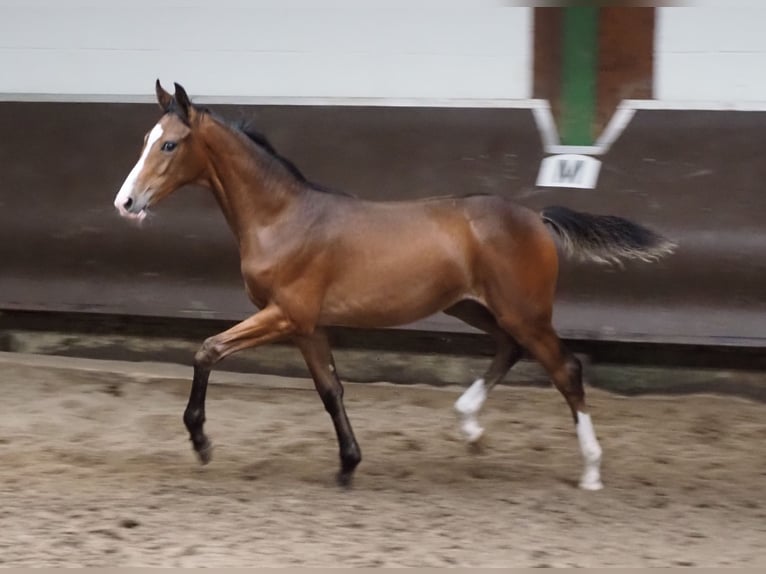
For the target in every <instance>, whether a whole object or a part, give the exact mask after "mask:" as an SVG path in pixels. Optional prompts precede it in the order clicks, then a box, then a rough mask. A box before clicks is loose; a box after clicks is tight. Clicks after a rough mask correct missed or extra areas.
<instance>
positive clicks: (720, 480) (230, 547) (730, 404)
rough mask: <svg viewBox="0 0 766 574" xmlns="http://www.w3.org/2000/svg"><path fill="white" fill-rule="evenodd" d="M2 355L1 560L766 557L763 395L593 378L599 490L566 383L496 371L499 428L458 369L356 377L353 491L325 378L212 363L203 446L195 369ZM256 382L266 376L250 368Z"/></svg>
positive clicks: (736, 561)
mask: <svg viewBox="0 0 766 574" xmlns="http://www.w3.org/2000/svg"><path fill="white" fill-rule="evenodd" d="M121 369H122V370H121V371H120V372H117V371H113V372H99V369H98V367H96V368H91V369H86V370H81V369H79V368H68V367H67V368H51V367H40V366H35V365H34V364H32V363H27V364H18V365H14V364H12V363H9V362H7V363H6V364H4V365H3V383H2V388H3V400H2V403H1V406H0V413H1V414H2V416H0V461H2V464H0V500H2V504H1V505H0V565H2V566H80V565H87V566H107V565H117V566H147V565H154V566H284V565H306V566H456V565H459V566H543V565H550V566H568V565H571V566H575V565H577V566H610V565H611V566H660V565H662V566H666V565H671V566H672V565H689V566H691V565H698V566H719V565H726V566H745V565H748V566H752V565H756V564H764V563H766V501H765V500H764V497H763V492H764V489H763V486H764V484H766V455H764V444H765V443H766V422H765V421H766V405H764V404H763V403H758V402H750V401H747V400H743V399H738V398H731V397H716V396H708V395H690V396H680V397H658V396H644V397H633V398H624V397H618V396H614V395H610V394H608V393H606V392H603V391H598V390H590V393H589V400H590V403H591V405H592V412H593V418H594V423H595V425H596V432H597V434H598V436H599V438H600V440H601V443H602V446H603V448H604V467H603V478H604V482H605V485H606V488H605V490H603V491H601V492H596V493H592V492H583V491H580V490H579V489H577V488H576V487H575V484H576V481H577V478H578V476H579V472H580V468H581V466H580V455H579V452H578V449H577V442H576V437H575V434H574V429H573V427H572V424H571V422H570V418H569V414H568V411H567V408H566V406H565V404H564V402H563V399H562V398H561V397H560V396H559V395H558V393H557V392H556V391H555V390H553V389H552V388H550V389H530V388H514V387H509V388H508V387H506V388H499V389H497V390H496V391H495V392H493V394H492V395H491V397H490V400H489V401H488V403H487V406H486V408H485V412H484V414H483V417H482V421H483V424H484V425H485V427H486V429H487V433H486V438H485V440H484V442H483V447H482V449H481V450H480V451H478V452H470V451H469V450H468V449H467V448H466V446H465V445H464V444H463V443H462V442H461V440H460V439H459V436H458V434H457V424H456V419H455V417H454V416H453V413H452V403H453V401H454V400H455V399H456V398H457V396H458V393H459V392H460V389H458V388H429V387H420V386H412V387H405V386H401V385H399V386H394V385H386V384H350V385H347V387H346V405H347V409H348V411H349V416H350V418H351V422H352V424H353V425H354V428H355V431H356V433H357V437H358V439H359V442H360V444H361V447H362V452H363V456H364V460H363V462H362V464H361V465H360V467H359V469H358V471H357V476H356V480H355V484H354V488H353V489H352V490H351V491H342V490H340V489H338V488H337V487H336V486H335V484H334V482H333V475H334V473H335V470H336V465H337V449H336V443H335V437H334V433H333V431H332V426H331V423H330V420H329V417H328V416H327V415H326V413H325V412H324V410H323V408H322V406H321V403H320V401H319V399H318V397H317V396H316V394H315V392H314V391H313V388H312V386H311V383H310V381H307V380H305V379H284V378H278V377H266V376H257V375H253V376H249V377H244V376H239V377H238V378H236V380H232V377H226V376H224V375H216V374H214V376H213V382H212V384H211V388H210V390H209V393H208V412H207V415H208V425H207V429H208V433H209V435H210V436H211V438H212V440H213V442H214V444H215V445H216V450H215V453H214V460H213V462H212V463H211V464H210V465H209V466H207V467H200V466H198V464H197V463H196V460H195V458H194V455H193V453H192V451H191V449H190V445H189V443H188V440H187V436H186V432H185V430H184V428H183V424H182V422H181V415H182V412H183V408H184V406H185V402H186V396H187V392H188V387H189V383H188V380H186V378H185V376H184V374H185V373H186V369H183V368H175V369H173V368H171V369H169V370H168V371H164V372H163V374H162V376H158V377H151V376H150V377H146V376H144V375H141V376H138V375H136V376H134V375H132V374H131V370H130V369H131V367H130V366H129V365H128V366H127V367H125V366H123V367H122V368H121ZM245 380H249V381H252V383H251V384H247V383H246V382H245Z"/></svg>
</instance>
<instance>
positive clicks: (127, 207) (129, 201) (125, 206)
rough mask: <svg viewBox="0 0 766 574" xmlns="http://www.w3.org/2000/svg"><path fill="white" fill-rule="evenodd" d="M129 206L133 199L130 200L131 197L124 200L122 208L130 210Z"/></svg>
mask: <svg viewBox="0 0 766 574" xmlns="http://www.w3.org/2000/svg"><path fill="white" fill-rule="evenodd" d="M131 205H133V198H132V197H129V198H128V199H126V200H125V203H123V204H122V206H123V207H124V208H125V209H130V206H131Z"/></svg>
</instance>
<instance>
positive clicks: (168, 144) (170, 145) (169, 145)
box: [160, 142, 178, 151]
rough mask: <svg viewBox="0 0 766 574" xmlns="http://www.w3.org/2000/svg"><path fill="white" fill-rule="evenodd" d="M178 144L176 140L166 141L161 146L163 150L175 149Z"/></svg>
mask: <svg viewBox="0 0 766 574" xmlns="http://www.w3.org/2000/svg"><path fill="white" fill-rule="evenodd" d="M177 145H178V144H177V143H176V142H165V143H163V144H162V147H161V148H160V149H161V150H162V151H173V150H174V149H176V146H177Z"/></svg>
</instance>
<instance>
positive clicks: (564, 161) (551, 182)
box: [537, 154, 601, 189]
mask: <svg viewBox="0 0 766 574" xmlns="http://www.w3.org/2000/svg"><path fill="white" fill-rule="evenodd" d="M600 171H601V162H600V161H599V160H597V159H596V158H594V157H591V156H588V155H577V154H562V155H553V156H550V157H546V158H545V159H544V160H543V162H542V164H541V165H540V172H539V174H538V176H537V185H538V186H539V187H573V188H578V189H593V188H594V187H596V183H597V182H598V174H599V172H600Z"/></svg>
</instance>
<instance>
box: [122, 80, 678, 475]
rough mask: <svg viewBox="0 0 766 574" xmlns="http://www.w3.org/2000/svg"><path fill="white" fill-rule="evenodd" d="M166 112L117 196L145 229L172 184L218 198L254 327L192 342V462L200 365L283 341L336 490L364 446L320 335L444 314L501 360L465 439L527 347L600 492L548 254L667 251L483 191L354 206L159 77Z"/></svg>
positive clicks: (645, 237)
mask: <svg viewBox="0 0 766 574" xmlns="http://www.w3.org/2000/svg"><path fill="white" fill-rule="evenodd" d="M155 90H156V95H157V101H158V103H159V106H160V108H161V110H162V116H161V118H160V120H159V122H158V123H157V124H156V125H155V126H154V127H153V128H152V129H151V130H150V131H149V132H148V134H147V135H146V137H145V139H144V144H143V149H142V151H141V154H140V157H139V159H138V162H137V163H136V165H135V167H134V168H133V169H132V171H131V172H130V173H129V174H128V176H127V178H126V180H125V183H124V184H123V185H122V187H121V189H120V190H119V193H117V196H116V198H115V200H114V205H115V206H116V208H117V210H118V211H119V214H120V215H121V216H123V217H125V218H128V219H133V220H138V221H141V220H143V219H144V217H145V216H146V214H147V209H148V208H150V207H151V206H153V205H155V204H156V203H158V202H159V201H161V200H162V199H163V198H164V197H167V196H168V195H169V194H171V193H172V192H173V191H175V190H176V189H178V188H180V187H182V186H184V185H187V184H197V185H201V186H203V187H206V188H209V189H210V190H211V191H212V193H213V195H214V196H215V198H216V200H217V202H218V204H219V206H220V208H221V211H222V212H223V215H224V217H225V218H226V221H227V223H228V225H229V227H230V228H231V231H232V232H233V234H234V236H235V237H236V240H237V242H238V245H239V253H240V259H241V273H242V277H243V279H244V284H245V289H246V291H247V295H248V296H249V298H250V300H251V301H252V302H253V303H254V305H255V306H256V307H257V308H258V311H257V312H256V313H255V314H253V315H252V316H251V317H249V318H247V319H245V320H244V321H242V322H241V323H238V324H236V325H234V326H233V327H231V328H230V329H228V330H226V331H224V332H222V333H219V334H217V335H215V336H212V337H210V338H208V339H206V340H205V341H204V343H203V344H202V346H201V347H200V349H199V351H198V352H197V353H196V354H195V356H194V376H193V381H192V385H191V392H190V396H189V401H188V404H187V407H186V410H185V411H184V416H183V420H184V424H185V426H186V428H187V430H188V432H189V435H190V439H191V442H192V445H193V448H194V451H195V452H196V453H197V456H198V458H199V460H200V462H202V463H203V464H206V463H208V462H209V461H210V458H211V451H212V447H211V443H210V441H209V439H208V437H207V436H206V435H205V433H204V431H203V424H204V422H205V395H206V391H207V385H208V377H209V375H210V370H211V369H212V367H213V366H214V365H216V364H217V363H218V362H219V361H221V359H223V358H224V357H227V356H229V355H231V354H232V353H236V352H237V351H241V350H242V349H245V348H249V347H255V346H258V345H263V344H265V343H270V342H272V341H276V340H278V339H285V338H289V339H291V340H292V341H293V342H294V344H295V345H296V346H297V347H298V349H299V350H300V352H301V353H302V355H303V358H304V359H305V362H306V365H307V366H308V369H309V371H310V373H311V376H312V378H313V380H314V383H315V386H316V389H317V391H318V393H319V396H320V397H321V400H322V402H323V403H324V407H325V409H326V410H327V412H328V413H329V415H330V417H331V418H332V422H333V425H334V427H335V431H336V434H337V440H338V445H339V450H340V470H339V472H338V475H337V480H338V482H339V484H341V485H348V484H350V482H351V479H352V477H353V473H354V470H355V469H356V467H357V465H358V464H359V462H360V461H361V451H360V449H359V445H358V444H357V441H356V438H355V437H354V433H353V431H352V428H351V424H350V423H349V419H348V416H347V415H346V410H345V407H344V405H343V387H342V384H341V381H340V379H339V378H338V375H337V373H336V369H335V363H334V360H333V356H332V351H331V349H330V345H329V343H328V336H327V331H326V328H327V327H331V326H343V327H361V328H382V327H390V326H395V325H401V324H404V323H410V322H413V321H416V320H419V319H421V318H424V317H427V316H429V315H432V314H434V313H437V312H440V311H443V312H445V313H447V314H449V315H452V316H454V317H457V318H458V319H461V320H463V321H465V322H466V323H467V324H469V325H471V326H473V327H475V328H477V329H480V330H482V331H484V332H486V333H488V334H489V335H490V336H491V337H492V338H493V339H494V340H495V342H496V344H497V352H496V354H495V356H494V358H493V359H492V362H491V364H490V366H489V368H488V369H487V371H486V373H484V375H483V376H482V377H481V378H479V379H478V380H476V381H475V382H474V383H473V384H472V385H471V386H470V387H469V388H468V389H467V390H466V391H465V392H464V393H463V394H462V395H461V396H460V398H459V399H458V400H457V402H456V403H455V409H456V411H457V413H458V414H459V416H460V420H461V430H462V432H463V433H464V435H465V437H466V439H467V440H468V441H469V442H474V441H476V440H478V439H479V437H480V436H481V434H482V432H483V431H482V428H481V427H480V426H479V423H478V420H477V414H478V412H479V410H480V409H481V407H482V405H483V403H484V401H485V399H486V397H487V393H488V392H489V391H490V389H492V387H494V386H495V385H496V384H497V383H498V382H499V381H500V380H501V379H502V378H503V377H504V376H505V375H506V374H507V372H508V371H509V369H510V368H511V367H512V366H513V364H514V363H515V362H516V361H517V360H518V359H519V358H520V356H521V355H522V352H523V350H524V349H526V351H528V352H529V353H530V354H531V356H532V357H534V358H535V359H537V360H538V361H539V362H540V363H541V364H542V365H543V367H544V368H545V369H546V371H547V373H548V374H549V376H550V378H551V380H552V381H553V383H554V385H555V386H556V388H557V389H558V390H559V391H560V392H561V394H562V395H563V396H564V398H565V399H566V402H567V404H568V405H569V408H570V410H571V413H572V416H573V418H574V423H575V426H576V434H577V437H578V440H579V445H580V449H581V452H582V456H583V459H584V471H583V473H582V477H581V479H580V486H581V487H582V488H584V489H588V490H597V489H599V488H602V483H601V478H600V463H601V447H600V446H599V443H598V440H597V439H596V435H595V432H594V430H593V425H592V422H591V418H590V415H589V414H588V409H587V407H586V404H585V394H584V391H583V384H582V368H581V364H580V362H579V361H578V359H577V358H576V357H575V356H574V355H573V354H572V353H571V352H569V351H568V350H567V349H565V348H564V346H563V345H562V343H561V341H560V340H559V337H558V336H557V334H556V332H555V331H554V329H553V326H552V324H551V318H552V309H553V301H554V292H555V287H556V281H557V275H558V251H559V249H557V245H558V246H559V248H560V249H561V250H562V251H563V253H564V254H566V255H568V256H574V257H578V258H580V259H583V260H593V261H598V262H617V261H620V260H624V259H641V260H646V261H650V260H654V259H657V258H659V257H661V256H663V255H666V254H668V253H670V252H671V251H672V250H673V247H674V245H673V244H672V243H671V242H670V241H669V240H667V239H665V238H664V237H662V236H661V235H659V234H657V233H655V232H654V231H651V230H649V229H647V228H645V227H642V226H640V225H638V224H636V223H633V222H631V221H628V220H626V219H623V218H620V217H616V216H610V215H591V214H585V213H579V212H576V211H572V210H570V209H568V208H565V207H549V208H546V209H543V210H542V211H541V212H540V213H536V212H534V211H532V210H530V209H527V208H525V207H523V206H520V205H516V204H514V203H512V202H511V201H508V200H506V199H503V198H500V197H497V196H493V195H468V196H465V197H440V198H429V199H425V200H416V201H387V202H385V201H383V202H377V201H363V200H360V199H357V198H354V197H352V196H349V195H346V194H343V193H338V192H331V191H328V190H326V189H324V188H321V187H319V186H317V185H315V184H313V183H311V182H310V181H308V180H307V179H306V178H305V177H304V176H303V175H302V174H301V172H300V171H299V170H298V169H297V168H296V167H295V166H294V164H292V163H291V162H290V161H289V160H287V159H286V158H284V157H282V156H280V155H279V154H278V153H277V152H276V151H275V150H274V148H273V147H272V146H271V145H270V144H269V143H268V141H267V140H266V139H265V138H264V137H263V136H262V135H260V134H258V133H255V132H253V131H250V130H247V129H245V128H239V127H235V126H233V125H230V124H229V123H227V122H226V121H224V120H222V119H220V118H219V117H217V116H216V115H214V114H213V113H212V112H211V111H210V110H208V109H205V108H203V107H199V106H196V105H194V104H192V102H191V101H190V99H189V96H188V95H187V93H186V91H185V90H184V88H183V87H182V86H180V85H178V84H175V93H174V94H173V95H171V94H170V93H168V92H167V91H165V89H164V88H163V87H162V86H161V85H160V82H159V80H157V83H156V86H155Z"/></svg>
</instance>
